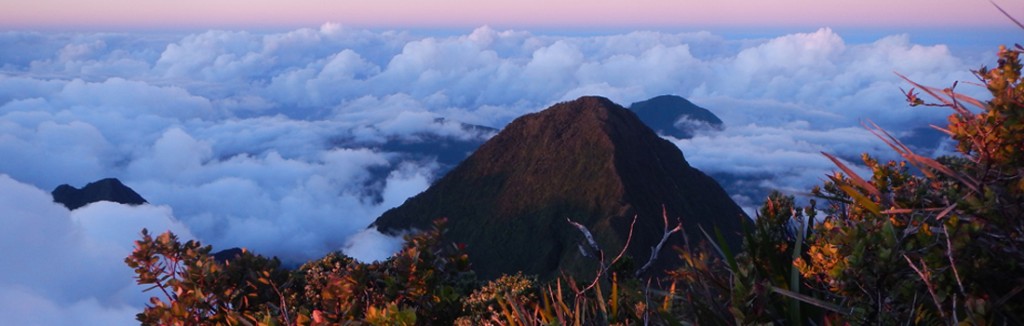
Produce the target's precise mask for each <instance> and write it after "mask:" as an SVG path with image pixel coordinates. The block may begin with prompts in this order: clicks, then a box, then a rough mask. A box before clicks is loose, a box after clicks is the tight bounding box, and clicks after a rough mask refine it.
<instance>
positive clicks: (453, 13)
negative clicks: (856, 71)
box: [0, 0, 1024, 30]
mask: <svg viewBox="0 0 1024 326" xmlns="http://www.w3.org/2000/svg"><path fill="white" fill-rule="evenodd" d="M998 3H1000V4H1001V5H1003V6H1004V7H1005V9H1007V11H1009V12H1024V4H1021V3H1020V2H1017V1H1006V0H1004V1H998ZM3 7H4V9H5V10H3V11H0V22H3V23H0V27H6V28H28V29H33V28H42V29H60V28H92V29H102V30H110V29H116V30H124V29H126V28H128V29H135V28H141V29H167V28H173V29H180V28H193V29H194V28H211V27H212V28H259V27H263V28H294V27H299V26H310V25H316V24H320V23H322V22H325V21H337V22H344V23H345V24H347V25H352V26H359V27H367V28H376V27H388V28H472V27H476V26H481V25H491V26H496V27H499V28H588V29H592V28H601V27H604V28H615V27H619V28H622V27H628V28H636V27H646V28H659V27H660V28H668V27H679V26H683V27H701V28H710V27H737V26H743V27H766V26H773V27H804V28H807V27H820V26H831V27H880V26H884V27H908V26H927V27H951V26H953V27H983V26H998V25H999V24H1001V23H1002V22H1001V21H1000V17H994V16H993V15H992V12H991V6H990V5H989V4H988V2H987V1H963V0H904V1H884V0H861V1H851V0H838V1H815V0H776V1H750V0H685V1H684V0H639V1H617V0H594V1H570V0H554V1H550V0H514V1H509V0H499V1H467V0H432V1H420V0H380V1H352V0H340V1H315V0H296V1H287V2H283V1H276V0H244V1H243V0H218V1H202V0H179V1H157V0H142V1H137V0H131V1H129V0H92V1H74V0H7V1H6V2H5V3H4V5H3Z"/></svg>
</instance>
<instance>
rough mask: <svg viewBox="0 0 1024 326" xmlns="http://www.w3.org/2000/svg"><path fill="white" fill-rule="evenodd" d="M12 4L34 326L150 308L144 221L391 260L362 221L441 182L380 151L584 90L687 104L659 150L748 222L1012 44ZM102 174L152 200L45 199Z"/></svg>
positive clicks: (484, 8) (870, 12) (782, 11)
mask: <svg viewBox="0 0 1024 326" xmlns="http://www.w3.org/2000/svg"><path fill="white" fill-rule="evenodd" d="M1002 2H1003V1H1000V2H998V3H999V4H1000V5H1002V6H1003V7H1004V9H1007V11H1009V12H1011V13H1013V12H1024V4H1022V3H1002ZM0 9H3V10H0V157H2V158H4V159H2V160H0V211H3V212H6V213H5V215H4V216H2V217H0V219H2V220H3V223H4V227H2V228H0V262H3V263H2V264H0V315H2V316H5V317H10V318H12V320H15V321H25V322H26V323H29V324H32V323H39V324H44V325H63V324H69V323H84V324H104V325H107V324H110V325H119V324H132V320H133V318H134V316H133V315H134V313H136V312H138V311H140V310H141V307H142V305H143V303H144V302H145V300H146V297H148V296H149V294H148V293H142V292H140V290H141V289H140V288H139V287H137V286H135V285H134V284H133V280H132V278H131V276H132V275H131V270H129V269H128V268H127V267H125V266H124V264H123V259H124V257H125V256H127V255H128V253H129V252H130V251H131V247H132V244H133V243H132V240H134V239H135V238H136V237H137V236H138V232H139V230H141V229H142V228H144V227H145V228H148V229H150V230H151V231H152V232H154V233H159V232H162V231H164V230H173V231H174V232H175V233H177V234H178V235H179V236H181V237H182V238H185V239H198V240H201V241H202V242H203V243H206V244H212V245H213V246H214V247H215V250H217V249H224V248H230V247H246V248H249V249H250V250H253V251H255V252H257V253H261V254H265V255H276V256H279V257H281V258H282V259H283V260H284V261H285V262H289V263H298V262H302V261H305V260H308V259H313V258H318V257H320V256H322V255H324V254H326V253H327V252H330V251H333V250H339V249H341V250H345V252H346V253H348V254H350V255H355V256H357V257H362V258H363V259H373V258H380V257H385V256H387V255H388V254H389V253H390V252H393V251H394V250H395V249H396V248H397V246H398V242H397V241H396V240H395V239H393V238H389V237H385V236H382V235H380V234H377V233H375V232H372V231H365V229H364V228H365V227H366V226H367V225H368V224H369V223H370V222H372V221H373V219H374V218H376V217H377V216H378V215H380V214H381V213H382V212H383V211H384V210H386V209H388V208H390V207H394V206H397V205H399V204H401V203H402V202H403V201H404V200H405V199H406V198H408V197H409V196H412V195H415V194H416V193H418V192H420V191H422V190H424V189H426V188H427V187H428V186H429V185H430V183H431V182H432V181H434V180H436V179H437V178H438V177H440V175H439V173H440V171H443V169H444V167H443V166H442V164H441V163H439V162H437V161H436V160H431V159H424V158H422V157H410V156H409V155H407V154H404V153H400V152H389V151H384V150H381V149H380V148H381V145H382V144H383V143H384V142H386V141H389V140H396V139H398V140H417V139H422V138H423V137H425V136H424V135H428V134H429V135H437V136H443V137H449V138H452V139H462V140H476V141H483V140H485V139H487V138H488V137H490V136H491V135H492V134H490V133H486V132H479V131H474V130H466V129H464V128H462V127H461V125H460V124H459V122H464V123H471V124H478V125H484V126H489V127H494V128H501V127H503V126H504V125H505V124H507V123H509V122H510V121H511V120H512V119H514V118H516V117H518V116H520V115H522V114H525V113H529V112H535V111H538V110H541V109H543V108H546V107H548V106H550V105H552V104H554V103H557V102H559V101H565V100H571V99H575V98H577V97H579V96H583V95H601V96H606V97H608V98H610V99H611V100H613V101H615V102H617V103H620V104H622V105H625V106H628V105H629V104H630V103H632V102H636V101H641V100H645V99H648V98H650V97H653V96H657V95H662V94H676V95H681V96H684V97H687V98H688V99H690V100H691V101H693V102H694V103H696V104H697V105H700V106H702V107H705V108H707V109H709V110H711V111H712V112H714V113H715V114H716V115H718V116H719V117H720V118H721V119H722V120H723V121H724V123H725V125H726V128H725V130H723V131H720V132H710V131H709V132H705V133H701V134H698V135H697V136H696V137H694V138H693V139H688V140H678V139H671V141H673V142H674V143H675V144H676V145H678V146H679V147H680V149H682V150H683V152H684V155H685V156H686V159H687V160H688V161H689V162H690V163H691V164H692V165H693V166H695V167H697V168H698V169H701V170H703V171H705V172H708V173H711V174H713V175H728V176H732V177H736V178H737V179H738V180H744V182H745V183H744V184H743V185H745V186H748V187H749V188H752V189H755V190H757V191H754V192H744V193H734V194H733V195H734V198H735V199H736V200H737V201H738V202H739V203H741V204H742V205H746V206H747V207H751V206H754V205H757V203H758V201H760V200H761V198H760V197H758V195H756V194H758V193H759V192H758V191H761V190H764V189H781V190H783V191H785V192H787V193H791V194H800V193H802V192H804V191H807V189H809V186H811V185H813V184H817V183H820V182H821V180H822V179H823V178H824V175H825V173H828V172H829V171H831V170H832V166H833V165H832V164H831V163H830V162H829V161H828V160H827V159H825V158H824V157H823V156H821V154H820V152H821V151H827V152H830V153H834V154H836V155H837V156H839V157H841V158H844V159H846V160H848V161H850V162H853V163H856V159H857V158H858V157H859V155H860V154H861V153H864V152H868V153H872V154H876V155H879V156H881V157H883V158H894V157H892V154H891V153H890V152H889V151H888V150H887V149H886V148H885V145H884V144H882V143H881V142H879V141H878V140H877V139H876V138H874V136H872V135H870V133H868V132H867V131H865V129H864V128H863V127H861V123H862V122H864V121H866V120H867V119H870V120H871V121H874V122H877V123H878V124H879V125H881V126H883V127H885V128H887V129H889V130H891V131H892V132H894V133H895V134H898V135H901V136H910V135H912V134H913V133H914V132H915V130H916V129H918V128H922V127H927V125H928V124H941V123H942V122H943V121H944V117H945V116H946V115H947V114H948V112H945V111H942V110H940V109H934V108H908V107H907V106H906V104H905V102H904V100H903V96H902V94H901V93H900V90H899V89H900V87H903V88H908V86H907V84H906V83H905V82H903V81H902V80H900V79H899V78H898V77H897V76H896V75H895V74H894V72H899V73H901V74H904V75H906V76H908V77H909V78H911V79H913V80H915V81H918V82H920V83H922V84H926V85H935V86H940V87H944V86H949V85H951V84H952V82H953V81H961V82H962V84H961V86H959V87H958V90H961V91H964V92H967V93H968V94H973V95H980V94H983V93H982V92H981V90H979V89H977V88H972V86H970V85H968V84H965V83H963V82H969V81H974V80H975V79H974V78H973V76H972V75H971V74H970V69H976V68H978V67H979V66H981V65H982V64H992V62H990V61H991V59H992V58H994V53H995V50H996V49H997V47H998V45H999V44H1005V43H1013V42H1019V41H1020V36H1021V32H1020V31H1019V30H1015V29H1013V28H1012V27H1009V23H1008V21H1007V20H1006V19H1005V17H1003V16H1002V15H1001V14H999V13H998V11H996V10H995V9H993V8H992V7H991V6H990V5H989V4H988V2H985V1H981V2H978V3H974V2H969V1H945V0H940V1H887V2H882V1H874V0H872V1H857V2H854V1H842V2H837V1H801V0H780V1H756V2H754V1H706V0H693V1H660V0H659V1H654V0H642V1H636V2H621V1H604V0H598V1H591V2H585V3H583V2H568V1H543V2H541V1H533V0H527V1H516V2H510V3H507V4H504V3H500V2H479V1H462V0H440V1H432V2H428V1H406V0H384V1H375V2H367V1H363V2H348V1H338V2H322V1H305V0H302V1H293V2H289V3H288V4H287V5H284V3H283V2H277V1H267V0H257V1H245V2H242V1H235V0H225V1H213V2H211V1H202V2H200V1H192V0H184V1H171V2H168V1H148V0H147V1H142V2H139V1H121V0H97V1H89V2H83V1H64V0H32V1H25V0H10V1H6V2H5V3H4V4H0ZM499 9H500V10H499ZM325 21H334V22H341V23H323V22H325ZM481 26H482V27H481ZM489 26H490V27H489ZM930 26H942V27H941V28H940V27H935V29H934V30H930ZM438 29H442V30H443V31H441V32H438ZM778 30H785V31H783V32H776V31H778ZM951 30H954V31H955V32H950V31H951ZM95 31H102V32H95ZM993 31H995V32H993ZM437 118H445V119H446V120H437ZM943 151H948V147H941V145H940V147H939V148H938V149H935V152H937V153H941V152H943ZM106 177H117V178H120V179H121V180H122V181H124V183H125V184H127V185H128V186H130V187H132V188H133V189H135V190H136V191H138V192H139V193H140V194H141V195H142V196H143V197H145V198H146V199H147V200H149V202H150V204H147V205H142V206H138V207H129V206H124V205H119V204H112V203H96V204H93V205H90V206H87V207H85V208H82V209H79V210H76V211H71V212H69V211H67V210H66V209H65V208H64V207H63V206H59V205H56V204H53V203H52V202H51V198H50V196H49V191H50V190H52V189H53V188H54V187H56V186H57V185H59V184H63V183H68V184H71V185H73V186H76V187H81V186H84V185H85V184H86V183H88V182H91V181H95V180H98V179H101V178H106ZM57 262H62V265H60V266H57V265H56V263H57ZM55 269H60V270H75V271H78V272H76V273H50V272H47V271H51V270H55ZM38 316H45V318H46V319H44V320H41V321H40V320H38V319H34V318H37V317H38ZM16 324H25V323H17V322H16Z"/></svg>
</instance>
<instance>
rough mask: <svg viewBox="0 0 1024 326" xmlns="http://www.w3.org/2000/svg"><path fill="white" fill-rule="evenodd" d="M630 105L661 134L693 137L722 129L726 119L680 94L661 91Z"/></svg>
mask: <svg viewBox="0 0 1024 326" xmlns="http://www.w3.org/2000/svg"><path fill="white" fill-rule="evenodd" d="M629 109H630V110H632V111H633V112H635V113H636V115H637V117H639V118H640V120H641V121H643V122H644V123H646V124H647V126H649V127H651V129H654V131H656V132H658V133H659V134H663V135H667V136H672V137H675V138H679V139H688V138H693V136H695V135H696V133H697V132H698V131H700V130H704V129H711V130H722V129H723V128H725V126H724V124H723V123H722V120H721V119H719V118H718V116H716V115H715V114H714V113H711V111H708V109H705V108H702V107H699V106H697V105H696V104H693V102H690V101H689V100H687V99H685V98H682V97H680V96H676V95H661V96H656V97H653V98H651V99H649V100H646V101H640V102H636V103H633V104H632V105H630V106H629Z"/></svg>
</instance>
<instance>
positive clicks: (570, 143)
mask: <svg viewBox="0 0 1024 326" xmlns="http://www.w3.org/2000/svg"><path fill="white" fill-rule="evenodd" d="M662 207H664V209H665V211H666V212H667V214H668V216H669V218H671V219H675V218H683V221H684V225H685V226H686V227H687V230H688V231H690V232H691V234H690V235H691V236H697V234H695V233H693V232H694V231H697V230H698V228H697V224H700V225H703V226H704V227H705V228H711V227H713V226H718V227H719V228H721V229H723V231H725V232H726V233H729V232H732V231H738V230H739V223H740V221H741V219H740V216H743V213H742V211H741V210H740V209H739V207H738V206H736V204H735V203H734V202H732V200H731V199H729V197H728V195H727V194H726V193H725V192H724V191H723V190H722V189H721V187H719V186H718V184H717V183H715V182H714V181H713V180H712V179H711V178H709V177H707V176H706V175H704V174H703V173H701V172H700V171H697V170H696V169H693V168H692V167H690V166H689V164H687V163H686V160H685V159H684V158H683V155H682V153H681V152H680V151H679V149H678V148H677V147H675V145H673V144H671V143H669V142H668V141H666V140H664V139H662V138H660V137H658V135H657V134H655V133H654V132H653V131H652V130H651V129H650V128H648V127H647V126H646V125H645V124H644V123H643V122H641V121H640V120H639V119H638V118H637V116H636V115H635V114H634V113H633V112H631V111H629V110H627V109H625V108H623V107H622V106H620V105H618V104H615V103H614V102H612V101H610V100H608V99H606V98H603V97H593V96H588V97H582V98H579V99H577V100H574V101H569V102H563V103H559V104H556V105H554V106H552V107H550V108H548V109H546V110H543V111H541V112H536V113H531V114H527V115H524V116H522V117H520V118H518V119H516V120H515V121H513V122H512V123H510V124H509V125H508V126H506V127H505V129H504V130H502V131H501V132H500V133H499V134H498V135H496V136H494V137H493V138H491V140H489V141H488V142H487V143H485V144H483V145H482V146H481V147H480V148H479V149H478V150H477V151H476V152H474V153H473V154H472V155H471V156H470V157H469V158H467V159H466V160H465V161H463V162H462V163H461V164H460V165H459V166H457V167H456V168H455V169H453V170H452V171H451V172H450V173H448V174H447V175H445V176H444V177H443V178H441V179H440V180H438V181H437V182H436V183H435V184H434V185H433V186H431V187H430V188H429V189H427V190H426V191H424V192H423V193H421V194H419V195H417V196H415V197H413V198H410V199H409V200H408V201H406V202H405V204H403V205H401V206H399V207H397V208H395V209H392V210H389V211H387V212H385V213H384V214H383V215H382V216H381V217H380V218H378V219H377V221H376V222H374V224H373V226H374V227H377V228H378V229H380V230H381V231H383V232H386V233H397V232H398V231H400V230H402V229H408V228H420V229H422V228H426V227H428V226H429V225H430V223H431V221H433V220H434V219H437V218H441V217H447V218H448V219H449V233H448V236H449V238H450V239H452V240H454V241H457V242H463V243H466V244H467V245H468V246H467V250H468V251H469V253H470V259H471V261H472V263H473V264H474V265H475V269H476V270H477V272H479V273H480V274H481V275H482V276H484V277H496V276H498V275H500V274H502V273H514V272H516V271H523V272H526V273H530V274H538V275H541V276H545V277H550V276H554V275H556V274H557V273H558V272H559V270H566V271H572V270H574V269H580V268H581V267H580V266H585V261H586V259H584V258H582V257H580V255H579V252H578V251H577V250H576V246H577V244H578V241H579V240H580V234H579V231H577V230H576V229H574V228H573V227H572V226H571V225H570V224H568V222H567V221H566V219H567V218H568V219H571V220H573V221H575V222H578V223H580V224H582V225H584V226H586V227H588V228H589V229H590V230H591V232H593V233H594V236H595V237H596V238H597V241H598V242H599V243H600V244H602V246H603V249H605V250H607V251H609V252H612V251H616V252H617V251H618V250H620V249H621V248H622V246H623V245H625V240H626V238H627V237H628V232H629V224H630V222H632V219H633V217H634V216H637V218H638V220H637V225H636V229H635V230H634V237H633V243H632V244H631V245H630V249H629V254H630V255H632V256H633V257H636V259H638V260H639V259H642V260H646V257H647V256H649V255H650V248H651V247H653V246H654V245H655V244H656V241H657V240H658V239H660V238H661V233H662V229H663V222H662ZM672 244H681V239H679V241H676V242H673V243H672ZM670 251H671V250H665V252H664V253H663V256H672V255H673V254H672V253H671V252H670ZM661 266H662V267H664V266H665V265H661Z"/></svg>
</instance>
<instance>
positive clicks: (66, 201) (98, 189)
mask: <svg viewBox="0 0 1024 326" xmlns="http://www.w3.org/2000/svg"><path fill="white" fill-rule="evenodd" d="M51 194H52V195H53V201H54V202H56V203H60V204H63V205H64V207H67V208H68V209H69V210H75V209H78V208H80V207H82V206H85V205H88V204H91V203H95V202H98V201H110V202H115V203H121V204H128V205H141V204H145V203H146V199H144V198H142V196H140V195H139V194H138V193H136V192H135V190H132V188H128V186H125V185H124V184H123V183H121V180H118V179H115V178H107V179H103V180H99V181H96V182H92V183H89V184H87V185H85V187H82V189H78V188H75V187H72V186H70V185H67V184H62V185H60V186H57V188H56V189H54V190H53V192H51Z"/></svg>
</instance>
